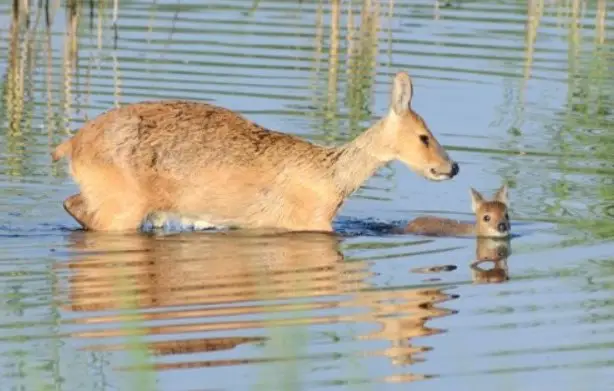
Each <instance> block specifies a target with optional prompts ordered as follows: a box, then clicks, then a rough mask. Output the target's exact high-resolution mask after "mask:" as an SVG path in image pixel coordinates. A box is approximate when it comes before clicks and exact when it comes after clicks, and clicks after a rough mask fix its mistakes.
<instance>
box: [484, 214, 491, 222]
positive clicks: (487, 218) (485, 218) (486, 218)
mask: <svg viewBox="0 0 614 391" xmlns="http://www.w3.org/2000/svg"><path fill="white" fill-rule="evenodd" d="M482 219H483V220H484V221H490V216H489V215H486V216H484V217H483V218H482Z"/></svg>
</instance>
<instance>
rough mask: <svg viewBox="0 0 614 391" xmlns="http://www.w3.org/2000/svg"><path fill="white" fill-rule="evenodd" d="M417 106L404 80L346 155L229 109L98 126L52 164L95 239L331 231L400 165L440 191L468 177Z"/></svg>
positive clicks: (136, 117) (114, 118)
mask: <svg viewBox="0 0 614 391" xmlns="http://www.w3.org/2000/svg"><path fill="white" fill-rule="evenodd" d="M412 95H413V89H412V84H411V80H410V78H409V76H408V75H407V74H406V73H404V72H400V73H398V74H397V75H396V76H395V79H394V87H393V91H392V103H391V108H390V111H389V113H388V115H387V116H385V117H384V118H382V119H381V120H379V121H378V122H377V123H376V124H374V125H373V126H372V127H371V128H370V129H368V130H367V131H365V132H364V133H363V134H361V135H360V136H358V137H357V138H356V139H354V140H353V141H352V142H350V143H348V144H346V145H343V146H340V147H325V146H320V145H315V144H312V143H310V142H307V141H305V140H303V139H301V138H298V137H295V136H291V135H288V134H284V133H280V132H276V131H271V130H268V129H265V128H263V127H261V126H259V125H257V124H255V123H253V122H250V121H249V120H247V119H245V118H244V117H242V116H240V115H238V114H236V113H234V112H232V111H230V110H227V109H224V108H221V107H217V106H212V105H209V104H204V103H197V102H187V101H162V102H142V103H136V104H131V105H127V106H123V107H121V108H118V109H113V110H111V111H108V112H106V113H104V114H102V115H100V116H99V117H97V118H95V119H93V120H91V121H89V122H87V123H86V124H85V125H84V126H83V127H82V128H81V129H80V130H79V131H78V132H77V133H76V134H75V135H74V136H73V137H72V138H71V139H70V140H68V141H65V142H64V143H62V144H61V145H60V146H58V147H57V148H56V150H55V151H54V152H53V154H52V155H53V156H52V157H53V159H54V160H57V159H59V158H61V157H62V156H66V157H69V158H70V159H71V174H72V176H73V178H74V179H75V181H76V182H77V184H78V185H79V187H80V190H81V192H80V194H77V195H75V196H72V197H71V198H69V199H67V200H66V201H65V202H64V206H65V208H66V210H67V211H68V213H70V214H71V215H72V216H73V217H74V218H75V219H76V220H77V221H78V222H79V223H80V224H81V225H82V226H83V227H85V228H87V229H91V230H102V231H126V230H136V229H138V228H139V226H140V225H141V223H142V221H143V220H144V219H145V218H146V217H147V216H149V215H155V214H162V216H163V217H164V216H166V215H177V216H182V217H187V218H190V219H196V220H200V221H201V222H202V223H203V224H205V225H207V224H209V225H214V226H238V227H244V228H264V227H275V228H282V229H287V230H316V231H331V230H332V227H331V222H332V219H333V218H334V216H335V214H336V213H337V210H338V209H339V208H340V207H341V205H342V203H343V201H344V199H345V198H346V197H348V196H349V195H350V194H351V193H352V192H354V191H355V190H356V189H357V188H358V187H359V186H360V185H361V184H362V183H363V182H364V181H365V180H366V179H368V178H369V177H370V176H371V175H372V174H373V173H374V171H375V170H377V169H378V168H379V167H380V166H382V165H383V164H385V163H387V162H389V161H391V160H394V159H399V160H401V161H403V162H404V163H406V164H407V165H408V166H409V167H410V168H412V169H413V170H414V171H417V172H418V173H420V174H422V175H423V176H424V177H426V178H428V179H431V180H446V179H450V178H452V177H454V176H455V175H456V174H457V173H458V166H457V165H456V163H454V162H453V161H451V160H450V158H449V157H448V155H447V153H446V152H445V150H444V149H443V148H442V147H441V145H440V144H439V143H438V142H437V140H436V139H435V137H434V136H433V135H432V134H431V132H430V131H429V129H428V127H427V125H426V124H425V123H424V121H423V120H422V118H421V117H420V116H419V115H418V114H417V113H415V112H414V111H413V110H412V109H411V106H410V104H411V98H412ZM421 136H422V137H423V138H427V142H426V143H424V142H423V141H422V140H421ZM427 144H428V145H427ZM75 197H76V198H75ZM77 200H78V202H75V201H77ZM74 204H78V205H79V206H78V207H74V206H73V205H74Z"/></svg>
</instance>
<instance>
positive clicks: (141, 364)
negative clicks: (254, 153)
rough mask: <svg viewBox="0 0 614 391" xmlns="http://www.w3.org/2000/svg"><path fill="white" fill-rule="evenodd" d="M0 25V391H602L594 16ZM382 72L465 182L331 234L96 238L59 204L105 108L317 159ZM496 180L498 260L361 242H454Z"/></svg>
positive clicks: (206, 18) (524, 9) (300, 16)
mask: <svg viewBox="0 0 614 391" xmlns="http://www.w3.org/2000/svg"><path fill="white" fill-rule="evenodd" d="M12 3H13V2H9V1H7V0H2V1H0V72H1V73H2V76H3V78H2V82H1V83H2V85H1V87H2V102H1V104H0V121H1V122H0V146H1V149H0V243H1V246H0V248H1V249H2V250H1V251H0V340H1V341H2V344H0V357H1V358H0V378H1V380H0V384H2V389H3V390H4V389H7V390H18V389H19V390H43V389H54V390H60V389H61V390H110V389H121V390H154V389H156V390H205V389H206V390H221V389H248V388H249V389H263V390H274V389H275V390H276V389H280V390H281V389H284V390H286V389H287V390H295V389H324V388H349V389H354V388H356V389H363V388H364V389H381V388H382V387H383V388H384V389H396V388H399V389H404V388H405V387H407V385H406V384H405V383H410V382H415V383H413V384H412V385H411V387H412V389H418V390H431V389H433V390H435V389H436V390H450V389H459V390H476V389H479V390H482V389H483V390H486V389H491V388H492V387H498V388H499V389H502V390H503V389H510V390H512V389H513V390H546V389H552V390H555V389H556V390H580V389H581V390H605V389H607V388H608V387H610V384H611V383H610V381H611V378H612V375H611V373H612V371H613V370H614V368H612V367H613V366H614V356H613V355H612V348H613V347H614V300H613V299H612V295H613V293H614V259H613V255H612V254H613V252H614V246H613V245H612V243H611V239H612V238H613V237H614V224H613V223H612V222H613V218H614V212H613V208H614V180H613V179H612V178H614V163H612V162H613V160H612V159H613V158H612V156H614V136H612V134H613V133H612V131H614V126H613V123H614V114H613V112H612V107H614V105H613V100H614V82H613V78H612V75H614V73H613V71H614V68H612V64H614V61H613V60H614V51H613V47H612V41H611V35H612V21H613V19H612V17H611V15H612V14H613V13H614V6H612V5H611V3H609V2H607V1H605V0H599V1H593V2H581V1H576V0H570V1H565V2H563V1H556V0H550V1H537V0H534V1H530V2H528V3H527V2H513V1H499V2H467V1H462V2H461V1H449V2H443V1H441V2H434V1H409V0H407V1H399V0H396V1H394V0H390V1H382V2H379V3H378V2H376V1H367V0H354V1H353V2H347V1H345V2H342V4H340V5H339V4H338V3H337V2H325V1H319V2H316V1H294V0H292V1H291V0H269V1H264V0H261V1H258V0H255V1H248V0H224V1H207V2H198V1H195V0H192V1H186V0H183V1H181V2H179V1H177V2H173V1H166V0H157V1H141V0H136V1H131V2H123V1H122V2H120V3H119V6H118V9H117V13H116V16H117V20H116V22H117V29H116V30H115V29H114V28H113V18H114V9H113V4H112V3H111V2H110V1H105V2H92V3H91V4H94V9H90V3H89V2H84V3H83V5H79V7H78V8H77V10H76V11H75V12H76V14H78V15H80V17H79V18H74V17H71V12H67V11H66V9H65V8H60V9H55V10H54V9H51V11H52V12H51V13H50V20H51V21H52V24H51V26H50V28H49V32H50V34H46V31H47V29H46V27H45V13H44V9H43V10H42V11H39V14H38V15H39V17H38V19H37V16H36V15H37V4H32V6H31V7H32V9H31V10H30V14H29V15H30V20H29V24H28V22H27V21H26V20H25V19H22V20H20V21H19V22H17V23H16V22H13V21H12V14H11V6H12ZM52 3H55V2H52ZM68 3H69V4H70V3H71V2H68ZM77 3H79V4H81V3H80V2H77ZM331 3H332V5H331ZM203 4H205V5H203ZM51 5H52V6H53V4H51ZM62 7H64V4H62ZM77 22H78V23H77ZM27 25H29V30H27V28H26V26H27ZM75 31H76V37H77V38H76V39H73V38H74V37H75V34H73V33H72V32H75ZM73 67H74V71H73V70H71V69H72V68H73ZM401 69H404V70H407V71H409V72H410V73H411V75H412V76H413V78H414V87H415V94H414V102H415V103H414V108H415V109H416V110H417V111H418V112H419V113H420V114H421V115H422V116H423V117H424V118H425V119H426V121H427V123H428V124H429V126H430V127H431V129H432V130H433V132H434V133H435V134H436V136H437V137H438V139H439V140H440V141H441V142H442V143H443V144H445V145H446V147H447V148H448V149H449V150H450V151H451V154H452V155H453V157H454V159H456V160H457V161H459V163H460V165H461V174H460V175H459V176H458V177H457V178H455V179H454V180H453V181H449V182H445V183H432V182H427V181H425V180H423V179H421V178H419V177H417V176H416V175H415V174H412V173H411V172H409V170H407V169H406V168H405V167H404V166H402V165H401V164H400V163H393V164H390V165H389V166H387V167H385V168H384V169H382V170H380V172H378V174H377V175H376V176H375V177H373V178H372V179H371V180H370V181H368V182H367V183H366V184H365V186H363V188H361V189H360V190H359V191H358V192H357V193H356V194H355V195H353V196H352V198H351V199H350V200H349V201H348V202H347V203H346V204H345V206H344V208H343V209H342V210H341V212H340V215H339V216H338V219H337V220H336V223H335V227H336V230H337V233H338V235H324V234H315V233H313V234H287V235H278V236H273V235H268V236H267V235H264V236H262V235H260V236H259V235H253V234H249V233H245V232H227V233H202V232H201V233H197V232H183V233H178V232H167V233H161V232H157V233H150V234H139V235H122V236H120V235H110V234H107V235H104V234H94V233H86V232H82V231H80V230H78V226H77V224H76V222H75V221H73V220H72V219H71V218H70V217H69V216H68V215H67V214H66V213H65V212H64V210H63V209H62V206H61V202H62V200H63V199H64V198H66V197H67V196H68V195H70V194H73V193H74V192H75V188H76V187H75V185H74V183H73V182H72V181H71V179H70V177H69V176H68V175H67V169H66V163H65V162H61V163H59V164H51V162H50V158H49V152H50V150H51V148H52V146H54V145H56V144H57V143H58V142H59V141H60V140H63V139H65V138H66V137H67V135H68V133H69V132H71V131H74V130H75V129H77V128H78V127H79V126H80V125H81V124H82V123H83V122H84V121H85V120H87V119H88V118H93V117H94V116H96V115H98V114H100V113H101V112H102V111H105V110H107V109H108V108H110V107H112V106H114V105H116V104H125V103H129V102H135V101H139V100H145V99H148V100H149V99H157V98H188V99H198V100H203V101H208V102H213V103H215V104H218V105H221V106H225V107H228V108H231V109H234V110H236V111H238V112H241V113H243V114H244V115H246V116H247V117H248V118H250V119H252V120H254V121H256V122H258V123H260V124H262V125H264V126H267V127H269V128H273V129H279V130H283V131H286V132H289V133H293V134H297V135H300V136H303V137H306V138H309V139H311V140H313V141H317V142H320V143H338V142H342V141H344V140H347V139H349V138H351V137H354V136H355V135H356V134H358V133H359V132H360V131H362V130H363V129H364V128H365V127H366V126H368V124H369V123H370V122H372V121H373V120H374V119H375V118H377V117H379V116H381V115H382V114H384V113H385V110H386V109H387V105H388V98H389V91H390V87H389V83H390V79H391V76H392V74H394V72H396V71H397V70H401ZM503 182H507V183H509V184H510V198H511V202H512V205H511V208H512V210H511V218H512V228H513V230H514V231H515V234H516V236H515V237H514V238H513V239H512V240H511V241H510V242H497V241H490V240H481V241H476V240H474V239H459V238H427V237H420V236H411V235H386V234H385V233H384V232H383V231H382V230H381V225H380V223H391V222H393V223H395V224H401V223H402V222H403V221H407V220H408V219H411V218H413V217H415V216H418V215H420V214H424V213H434V214H437V215H441V216H446V217H460V218H463V219H470V218H471V207H470V198H469V187H470V186H473V187H475V188H477V189H479V190H481V191H483V192H485V193H486V194H488V193H492V192H494V191H495V190H496V189H497V188H498V187H499V186H500V184H501V183H503ZM486 260H490V261H486ZM476 261H477V262H476Z"/></svg>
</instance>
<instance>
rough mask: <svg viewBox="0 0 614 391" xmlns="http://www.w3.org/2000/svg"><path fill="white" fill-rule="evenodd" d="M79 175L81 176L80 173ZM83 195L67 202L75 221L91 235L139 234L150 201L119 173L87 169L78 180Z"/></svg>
mask: <svg viewBox="0 0 614 391" xmlns="http://www.w3.org/2000/svg"><path fill="white" fill-rule="evenodd" d="M78 174H79V173H78ZM77 182H78V183H79V187H80V188H81V193H80V194H79V195H78V196H77V197H75V198H72V197H71V198H69V199H67V200H66V201H65V207H66V208H67V211H68V213H70V214H71V215H72V216H73V217H74V218H75V220H77V221H78V222H79V223H80V224H81V225H83V226H84V227H85V228H87V229H89V230H92V231H137V230H139V229H140V228H141V225H142V223H143V221H144V219H145V217H147V214H148V212H149V210H148V204H147V198H146V197H143V196H142V194H141V192H140V191H139V189H138V186H136V184H135V183H132V182H130V181H128V180H126V178H125V177H124V176H123V175H122V174H121V173H119V172H117V171H115V170H112V169H108V168H104V167H95V166H92V165H90V166H88V171H87V176H84V175H82V176H78V178H77Z"/></svg>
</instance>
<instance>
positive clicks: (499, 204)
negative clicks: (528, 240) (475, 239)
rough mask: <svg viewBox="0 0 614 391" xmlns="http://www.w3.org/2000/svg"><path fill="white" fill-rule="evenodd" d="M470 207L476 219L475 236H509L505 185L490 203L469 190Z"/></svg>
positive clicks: (474, 191)
mask: <svg viewBox="0 0 614 391" xmlns="http://www.w3.org/2000/svg"><path fill="white" fill-rule="evenodd" d="M471 207H472V209H473V213H475V217H476V234H477V236H479V237H497V238H504V237H508V236H509V235H510V228H511V226H510V218H509V216H508V214H507V208H508V199H507V185H503V186H501V187H500V188H499V190H497V192H496V193H495V196H494V199H493V200H490V201H489V200H486V199H484V196H482V194H480V193H479V192H478V191H477V190H475V189H473V188H471Z"/></svg>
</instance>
